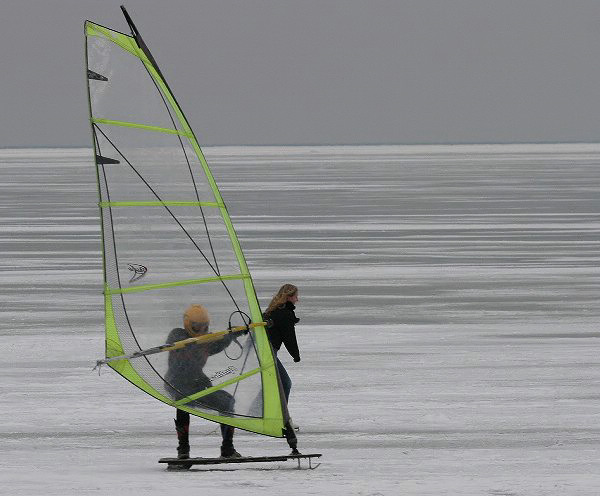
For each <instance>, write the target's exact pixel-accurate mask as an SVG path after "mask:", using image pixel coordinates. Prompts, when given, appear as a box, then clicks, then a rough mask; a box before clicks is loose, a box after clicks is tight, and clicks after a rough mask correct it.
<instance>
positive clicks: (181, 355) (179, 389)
mask: <svg viewBox="0 0 600 496" xmlns="http://www.w3.org/2000/svg"><path fill="white" fill-rule="evenodd" d="M189 337H190V335H189V334H188V333H187V332H186V331H185V329H181V328H175V329H173V330H172V331H171V332H170V333H169V336H168V337H167V343H174V342H176V341H181V340H183V339H188V338H189ZM232 340H233V334H231V335H230V334H227V335H225V336H224V337H223V338H222V339H219V340H218V341H212V342H210V343H206V344H202V343H193V344H188V345H187V346H184V347H183V348H180V349H178V350H172V351H169V369H168V370H167V373H166V374H165V381H166V382H167V384H168V385H169V386H171V387H170V388H168V390H169V393H170V394H171V396H172V397H173V398H174V399H181V398H183V397H185V396H188V395H190V394H193V393H196V392H198V391H201V390H202V389H206V388H209V387H212V383H211V381H210V379H209V378H208V377H207V376H206V374H204V372H203V370H202V369H203V368H204V366H205V365H206V361H207V360H208V357H210V356H211V355H215V354H216V353H220V352H221V351H223V350H224V349H225V348H227V346H229V345H230V343H231V341H232Z"/></svg>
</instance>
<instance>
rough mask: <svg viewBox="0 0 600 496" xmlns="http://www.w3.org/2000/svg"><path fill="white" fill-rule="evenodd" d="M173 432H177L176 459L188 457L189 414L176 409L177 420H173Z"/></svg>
mask: <svg viewBox="0 0 600 496" xmlns="http://www.w3.org/2000/svg"><path fill="white" fill-rule="evenodd" d="M175 430H176V431H177V440H178V441H179V445H178V446H177V458H182V459H184V458H189V457H190V437H189V436H190V414H189V413H188V412H184V411H183V410H180V409H179V408H178V409H177V418H176V419H175Z"/></svg>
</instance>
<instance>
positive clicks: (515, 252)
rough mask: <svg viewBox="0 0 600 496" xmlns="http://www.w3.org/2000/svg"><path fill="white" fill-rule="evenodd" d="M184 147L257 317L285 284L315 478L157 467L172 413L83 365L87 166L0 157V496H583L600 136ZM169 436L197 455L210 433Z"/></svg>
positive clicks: (593, 493) (89, 221)
mask: <svg viewBox="0 0 600 496" xmlns="http://www.w3.org/2000/svg"><path fill="white" fill-rule="evenodd" d="M206 151H207V156H208V160H209V163H210V164H211V167H212V169H213V172H214V173H215V176H216V178H217V181H218V183H219V184H220V185H221V187H222V191H223V194H224V197H225V201H226V202H227V203H228V207H229V211H230V213H231V215H232V217H233V221H234V224H235V226H236V230H237V232H238V235H239V237H240V239H241V242H242V245H243V248H244V251H245V254H246V258H247V260H248V263H249V266H250V270H251V272H252V274H253V276H254V279H255V283H256V286H257V291H258V295H259V298H260V300H261V302H262V304H263V305H265V304H266V303H267V302H268V300H269V298H270V296H271V294H272V293H273V292H274V291H275V290H276V289H277V287H278V286H279V285H280V284H282V283H284V282H293V283H295V284H297V285H298V286H299V287H300V291H301V293H300V303H299V305H298V309H297V313H298V315H299V316H300V317H301V322H300V324H299V326H298V338H299V344H300V348H301V354H302V361H301V362H300V363H298V364H295V363H292V361H291V358H289V357H287V356H286V355H285V353H283V356H284V361H285V364H286V366H287V367H288V370H289V372H290V375H291V377H292V380H293V382H294V386H293V390H292V396H291V401H290V410H291V412H292V415H293V417H294V421H295V422H296V423H297V424H299V425H300V426H301V431H300V433H299V441H300V446H299V447H300V449H301V450H302V451H304V452H319V453H323V458H322V460H321V462H322V465H321V466H320V467H319V468H318V469H317V470H315V471H298V470H296V468H295V465H294V463H293V462H288V463H274V464H254V465H233V466H226V465H224V466H220V467H214V466H213V467H211V468H198V469H196V470H191V471H190V472H187V473H172V472H167V471H165V468H164V466H163V465H159V464H158V463H157V460H158V458H160V457H164V456H171V455H174V454H175V447H176V438H175V435H174V429H173V420H172V418H173V413H174V412H173V409H172V408H170V407H167V406H166V405H163V404H161V403H159V402H157V401H156V400H154V399H152V398H150V397H149V396H147V395H145V394H144V393H142V392H141V391H139V390H137V389H136V388H134V387H132V386H131V385H130V384H129V383H127V382H126V381H124V380H123V379H122V378H120V377H118V376H117V375H116V374H114V373H113V372H112V371H110V370H109V369H108V368H104V369H103V370H102V373H101V375H100V376H98V374H97V373H93V372H92V367H93V364H94V362H95V360H96V359H98V358H101V357H102V354H103V349H104V344H103V314H102V304H103V299H102V294H101V292H102V284H101V281H102V276H101V253H100V237H99V222H98V220H97V207H96V202H97V199H96V183H95V172H94V168H93V165H92V163H91V160H92V154H91V152H90V151H89V150H71V149H70V150H44V149H28V150H0V171H1V172H0V247H1V253H2V257H0V275H1V281H2V284H0V301H1V302H2V304H1V305H0V335H1V336H2V343H3V348H4V353H3V355H2V358H1V359H0V368H1V374H0V391H1V392H2V402H1V403H0V415H1V418H2V425H1V427H0V439H1V442H0V453H1V454H2V459H3V463H2V464H1V465H0V479H1V480H2V488H3V489H4V490H5V491H6V493H7V494H11V495H14V496H21V495H23V496H24V495H38V494H43V495H45V496H53V495H57V496H58V495H61V496H63V495H70V494H72V495H88V494H116V495H129V494H131V495H134V494H135V495H139V494H145V495H161V496H164V495H166V494H168V495H170V494H173V495H181V494H200V493H202V494H211V495H212V496H218V495H232V494H240V495H242V494H254V493H256V494H261V495H263V496H270V495H273V496H275V495H277V496H280V495H281V494H283V493H287V494H294V495H295V494H298V495H305V494H306V495H309V494H317V495H329V494H331V495H334V494H335V495H337V494H344V495H345V494H347V495H373V496H374V495H398V494H405V495H419V496H420V495H436V496H438V495H453V496H454V495H461V496H465V495H490V496H510V495H514V496H516V495H531V496H533V495H561V496H564V495H573V496H581V495H589V496H597V495H598V494H600V470H598V467H599V466H600V365H599V364H598V345H599V342H600V340H599V338H600V330H599V329H598V320H599V317H600V307H599V305H598V287H599V286H598V283H599V276H600V268H599V267H600V256H599V253H600V145H590V144H587V145H502V146H492V145H486V146H483V145H480V146H456V147H455V146H439V147H436V146H432V147H428V146H417V147H394V146H383V147H287V148H283V147H245V148H244V147H222V148H210V149H208V150H206ZM157 344H159V343H157ZM191 442H192V455H193V456H216V455H218V446H219V443H220V436H219V435H218V430H217V429H216V425H214V424H210V423H208V422H206V421H204V420H202V419H197V418H193V419H192V437H191ZM236 448H237V449H238V451H240V452H241V453H243V454H247V455H267V454H281V453H286V452H288V448H287V445H286V443H285V441H284V440H281V439H272V438H265V437H261V436H258V435H255V434H250V433H243V432H238V433H237V434H236Z"/></svg>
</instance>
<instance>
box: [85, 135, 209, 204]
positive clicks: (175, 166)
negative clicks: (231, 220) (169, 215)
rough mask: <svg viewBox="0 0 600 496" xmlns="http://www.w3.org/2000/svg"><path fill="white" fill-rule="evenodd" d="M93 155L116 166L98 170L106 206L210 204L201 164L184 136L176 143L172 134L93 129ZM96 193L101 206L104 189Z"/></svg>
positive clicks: (105, 165)
mask: <svg viewBox="0 0 600 496" xmlns="http://www.w3.org/2000/svg"><path fill="white" fill-rule="evenodd" d="M182 143H183V146H182ZM96 153H97V154H99V155H102V156H103V157H108V158H111V159H116V160H119V162H120V163H119V164H103V165H101V167H102V177H101V181H106V183H107V185H108V193H109V195H110V200H111V201H157V200H164V201H188V202H189V201H202V202H215V196H214V194H213V192H212V189H211V188H210V185H209V183H208V180H207V178H206V175H205V173H204V170H203V169H202V165H201V164H200V161H199V160H198V158H197V156H196V154H195V152H194V150H193V149H192V147H191V145H190V144H189V142H188V139H187V138H185V137H182V138H181V140H180V139H179V137H178V136H176V135H170V134H164V133H160V132H154V131H147V130H143V129H138V128H126V127H120V126H111V125H102V124H99V125H97V128H96ZM101 193H102V200H103V201H107V200H108V195H107V189H106V185H104V187H103V188H102V191H101Z"/></svg>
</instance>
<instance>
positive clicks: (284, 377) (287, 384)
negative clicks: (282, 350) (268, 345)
mask: <svg viewBox="0 0 600 496" xmlns="http://www.w3.org/2000/svg"><path fill="white" fill-rule="evenodd" d="M275 359H276V360H277V371H278V372H279V377H281V385H282V386H283V392H284V393H285V401H286V402H287V401H288V400H289V398H290V391H291V389H292V380H291V379H290V376H289V375H288V373H287V370H285V367H284V366H283V364H282V363H281V362H280V361H279V358H277V355H275Z"/></svg>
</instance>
